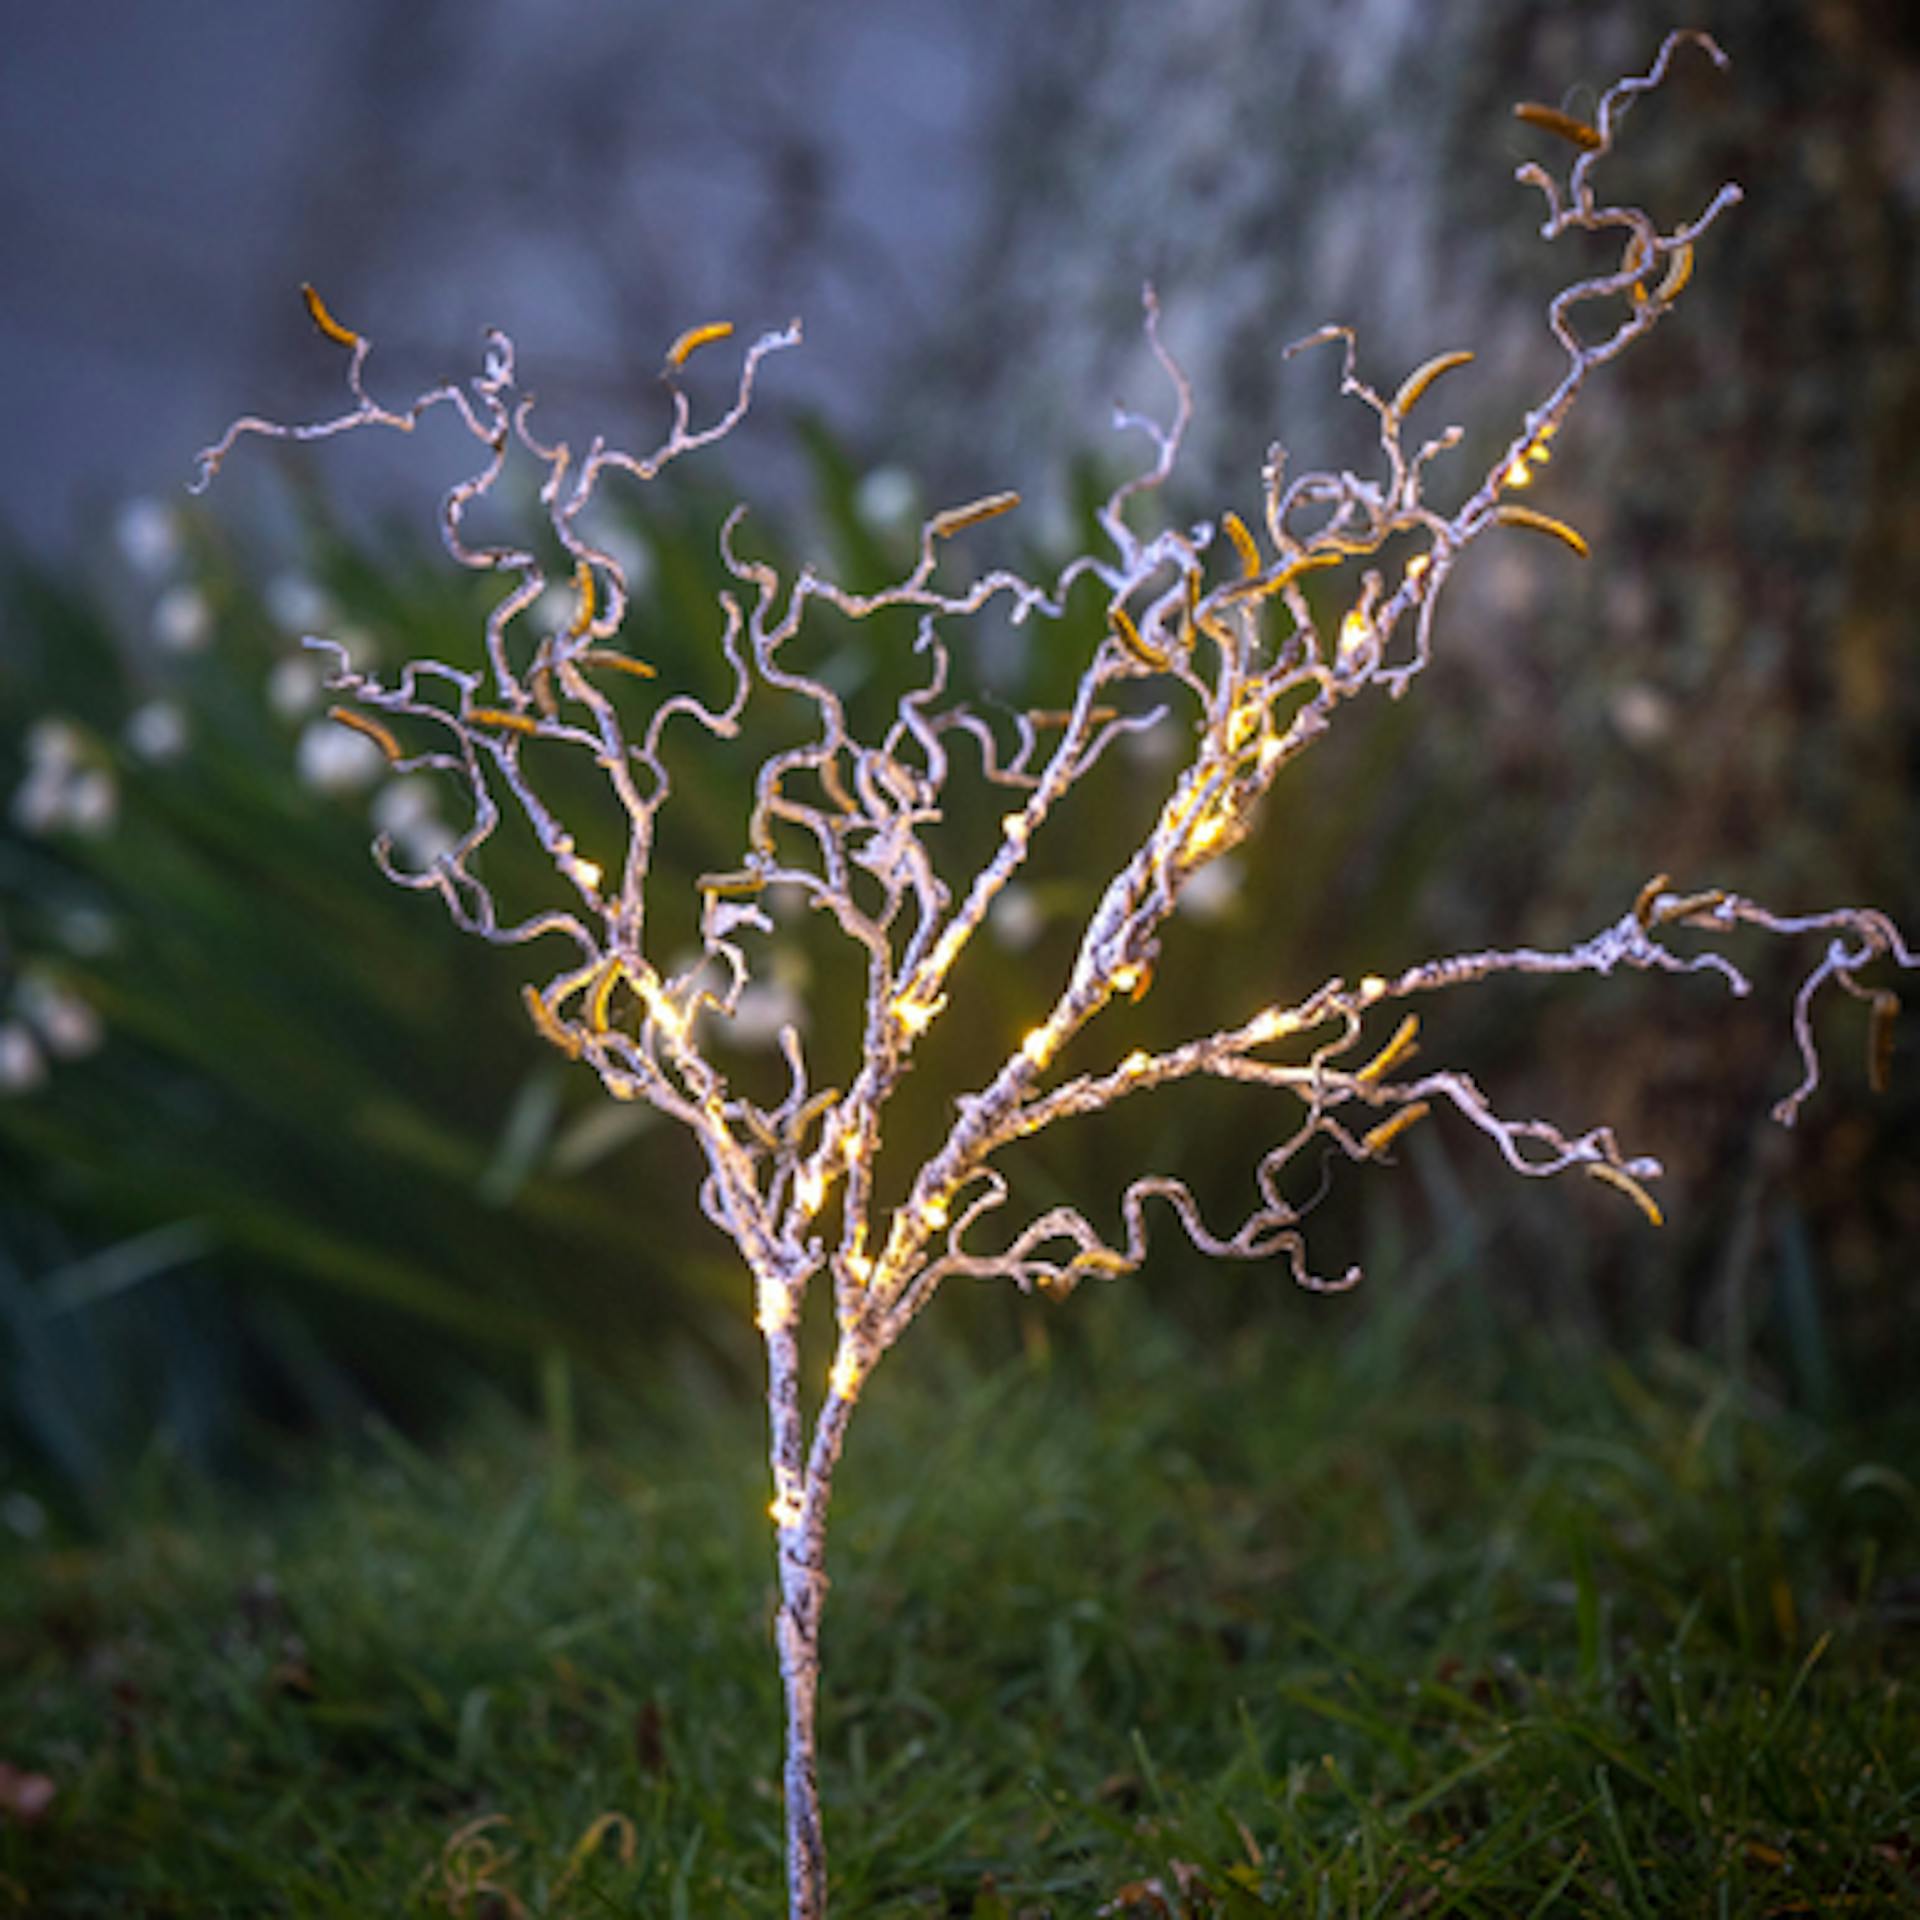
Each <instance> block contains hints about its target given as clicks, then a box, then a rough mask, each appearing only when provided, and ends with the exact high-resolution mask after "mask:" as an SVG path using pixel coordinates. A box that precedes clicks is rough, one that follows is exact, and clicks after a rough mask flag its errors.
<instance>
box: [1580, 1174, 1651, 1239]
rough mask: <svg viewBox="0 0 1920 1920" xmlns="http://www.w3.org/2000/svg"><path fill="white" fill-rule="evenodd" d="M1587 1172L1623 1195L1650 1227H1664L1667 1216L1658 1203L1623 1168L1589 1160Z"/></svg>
mask: <svg viewBox="0 0 1920 1920" xmlns="http://www.w3.org/2000/svg"><path fill="white" fill-rule="evenodd" d="M1587 1172H1588V1174H1589V1175H1590V1176H1591V1177H1592V1178H1593V1179H1595V1180H1598V1181H1599V1182H1600V1183H1601V1184H1602V1185H1603V1186H1608V1187H1612V1188H1614V1189H1615V1191H1616V1192H1619V1193H1624V1194H1625V1195H1626V1196H1627V1198H1628V1199H1629V1200H1631V1201H1632V1202H1633V1204H1634V1205H1635V1206H1636V1207H1638V1208H1639V1209H1640V1211H1641V1212H1642V1213H1644V1214H1645V1215H1646V1216H1647V1220H1648V1222H1649V1223H1650V1224H1651V1225H1653V1226H1656V1227H1664V1226H1665V1225H1666V1224H1667V1216H1666V1215H1665V1214H1664V1213H1662V1212H1661V1211H1660V1203H1659V1201H1657V1200H1656V1199H1655V1198H1654V1197H1653V1195H1652V1194H1650V1193H1649V1192H1648V1191H1647V1190H1646V1188H1645V1187H1643V1186H1642V1185H1641V1184H1640V1182H1639V1181H1638V1180H1636V1179H1635V1178H1634V1177H1633V1175H1632V1174H1630V1173H1629V1172H1628V1171H1627V1170H1626V1168H1625V1167H1616V1166H1614V1165H1612V1164H1611V1163H1610V1162H1609V1161H1605V1160H1589V1161H1588V1162H1587Z"/></svg>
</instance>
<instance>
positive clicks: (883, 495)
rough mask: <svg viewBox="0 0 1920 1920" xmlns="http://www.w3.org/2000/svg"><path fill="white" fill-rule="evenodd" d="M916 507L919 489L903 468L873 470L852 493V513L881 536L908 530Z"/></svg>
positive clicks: (916, 510)
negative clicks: (879, 532)
mask: <svg viewBox="0 0 1920 1920" xmlns="http://www.w3.org/2000/svg"><path fill="white" fill-rule="evenodd" d="M919 507H920V489H919V487H918V486H917V485H916V484H915V483H914V478H913V475H912V474H910V473H909V472H908V471H907V470H906V468H905V467H875V468H874V469H873V470H872V472H870V473H868V474H866V475H864V476H863V477H862V479H861V481H860V484H859V486H858V487H856V488H855V489H854V494H853V510H854V512H855V513H857V514H858V515H859V516H860V518H861V519H862V520H864V521H865V522H866V523H867V525H868V526H870V527H874V528H876V529H878V530H879V531H881V532H883V533H884V532H891V531H892V530H893V529H895V528H898V527H905V526H910V525H911V524H912V523H913V519H914V516H915V514H916V513H917V512H918V511H919Z"/></svg>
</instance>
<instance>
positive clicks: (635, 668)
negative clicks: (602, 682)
mask: <svg viewBox="0 0 1920 1920" xmlns="http://www.w3.org/2000/svg"><path fill="white" fill-rule="evenodd" d="M574 658H575V659H576V660H577V661H578V662H579V664H580V665H581V666H583V667H605V668H606V669H607V671H608V672H609V673H630V674H632V675H633V676H634V678H635V679H636V680H651V679H653V678H654V677H655V675H656V674H657V672H658V669H657V668H654V667H650V666H648V665H647V663H646V662H645V661H644V660H636V659H634V658H633V656H632V655H631V654H627V653H613V652H610V651H609V650H608V649H607V648H605V647H588V648H587V649H586V650H585V651H584V652H582V653H578V654H576V655H575V656H574Z"/></svg>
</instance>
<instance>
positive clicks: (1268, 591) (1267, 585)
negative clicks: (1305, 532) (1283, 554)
mask: <svg viewBox="0 0 1920 1920" xmlns="http://www.w3.org/2000/svg"><path fill="white" fill-rule="evenodd" d="M1346 557H1347V556H1346V555H1345V554H1344V553H1338V552H1329V551H1326V550H1322V551H1321V552H1319V553H1303V554H1302V555H1301V556H1300V557H1299V559H1297V560H1290V561H1288V562H1287V564H1286V565H1285V566H1284V567H1282V568H1281V569H1280V571H1279V572H1278V573H1276V574H1275V575H1273V577H1272V578H1271V579H1267V580H1236V581H1235V582H1234V583H1233V585H1232V586H1230V587H1223V588H1222V589H1221V594H1220V597H1221V598H1222V599H1223V600H1268V599H1271V598H1272V597H1273V595H1275V594H1276V593H1279V592H1280V591H1282V589H1284V588H1286V587H1290V586H1292V585H1293V583H1294V582H1295V581H1296V580H1298V579H1299V578H1300V576H1301V575H1302V574H1305V573H1317V572H1318V571H1319V570H1320V569H1321V568H1322V567H1337V566H1338V565H1339V564H1340V563H1341V561H1343V560H1344V559H1346Z"/></svg>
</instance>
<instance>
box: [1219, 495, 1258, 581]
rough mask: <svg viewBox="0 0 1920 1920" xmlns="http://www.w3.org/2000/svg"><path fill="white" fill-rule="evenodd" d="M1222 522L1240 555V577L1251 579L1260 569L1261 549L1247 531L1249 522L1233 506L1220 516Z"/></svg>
mask: <svg viewBox="0 0 1920 1920" xmlns="http://www.w3.org/2000/svg"><path fill="white" fill-rule="evenodd" d="M1220 524H1221V526H1223V527H1224V528H1225V529H1226V533H1227V538H1228V539H1229V540H1231V541H1232V542H1233V550H1234V552H1235V553H1237V554H1238V555H1239V556H1240V578H1241V579H1242V580H1251V579H1252V578H1253V577H1254V575H1255V574H1257V573H1258V572H1259V571H1260V549H1259V548H1258V547H1257V546H1255V545H1254V543H1253V535H1252V534H1250V533H1249V532H1248V531H1247V523H1246V522H1245V521H1244V520H1242V519H1241V518H1240V516H1239V515H1238V514H1237V513H1235V512H1234V511H1233V509H1232V508H1231V507H1229V508H1228V509H1227V511H1226V512H1225V513H1223V514H1222V515H1221V516H1220Z"/></svg>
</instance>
